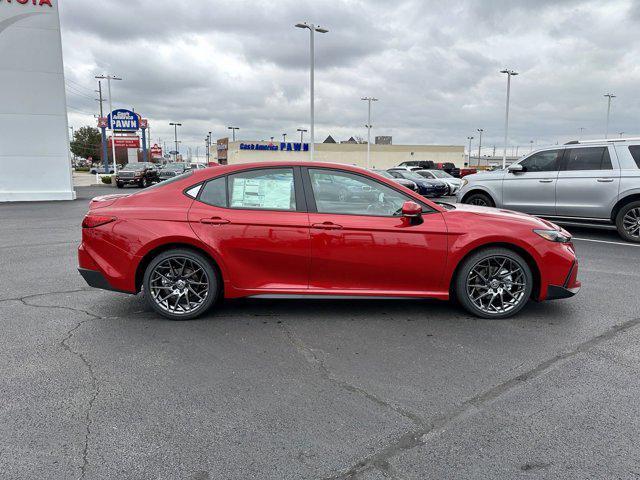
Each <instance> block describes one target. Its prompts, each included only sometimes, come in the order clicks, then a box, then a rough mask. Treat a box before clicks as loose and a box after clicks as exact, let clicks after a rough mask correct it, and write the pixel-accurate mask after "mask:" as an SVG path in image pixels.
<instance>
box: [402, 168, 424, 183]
mask: <svg viewBox="0 0 640 480" xmlns="http://www.w3.org/2000/svg"><path fill="white" fill-rule="evenodd" d="M400 173H401V174H402V176H403V177H404V178H407V179H409V180H413V181H415V180H418V181H424V177H421V176H420V175H418V174H417V173H413V172H410V171H408V170H407V171H406V172H400Z"/></svg>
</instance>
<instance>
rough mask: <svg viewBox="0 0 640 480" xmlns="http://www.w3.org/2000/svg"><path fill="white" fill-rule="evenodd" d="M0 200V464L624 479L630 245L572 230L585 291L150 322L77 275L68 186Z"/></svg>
mask: <svg viewBox="0 0 640 480" xmlns="http://www.w3.org/2000/svg"><path fill="white" fill-rule="evenodd" d="M105 192H111V189H110V188H109V187H82V188H78V197H79V198H78V200H76V201H74V202H51V203H48V202H45V203H33V204H29V203H19V204H2V205H0V270H1V271H2V272H3V274H2V275H0V321H1V325H2V334H1V335H0V366H1V367H2V372H3V375H2V376H1V377H0V398H1V399H2V401H1V402H0V429H1V431H2V435H0V472H2V475H1V476H2V478H7V479H25V478H47V479H72V478H86V479H111V478H119V479H193V480H205V479H249V478H257V479H315V478H319V479H328V478H345V479H346V478H353V479H362V480H365V479H366V480H371V479H383V478H393V479H431V478H433V479H454V478H455V479H484V478H486V479H493V478H549V479H552V478H553V479H556V478H568V479H585V478H594V479H603V478H624V479H626V478H638V477H639V476H640V443H639V442H638V438H639V436H640V382H639V381H638V372H639V371H640V349H639V348H638V346H639V343H640V296H639V295H638V290H639V287H640V247H639V246H635V245H632V244H627V243H625V242H622V241H621V240H620V239H619V237H618V236H617V235H616V234H615V232H608V231H597V230H574V231H573V233H574V235H575V236H576V238H577V239H576V241H575V244H576V248H577V252H578V257H579V260H580V265H581V269H580V278H581V280H582V282H583V289H582V291H581V292H580V294H579V295H578V296H577V297H575V298H573V299H569V300H563V301H556V302H547V303H540V304H535V303H532V304H530V305H529V306H528V307H527V308H526V309H525V310H524V311H523V312H521V313H520V314H519V315H518V316H517V317H516V318H513V319H509V320H500V321H488V320H480V319H477V318H474V317H471V316H469V315H468V314H466V313H465V312H464V311H463V310H461V309H460V308H458V307H455V306H452V305H450V304H448V303H445V302H436V301H423V300H389V301H379V300H360V301H353V300H348V301H335V300H325V301H319V300H307V301H302V300H299V301H284V300H281V301H276V300H237V301H228V302H225V303H224V304H222V305H221V306H220V307H219V308H218V309H217V310H215V311H212V312H211V313H210V314H209V315H207V316H206V317H205V318H203V319H200V320H196V321H190V322H171V321H167V320H164V319H162V318H159V317H158V316H156V315H155V314H154V313H152V312H151V311H150V310H149V309H147V308H146V306H145V305H144V302H143V299H142V298H141V297H140V296H127V295H123V294H117V293H113V292H105V291H99V290H93V289H90V288H88V287H87V286H86V284H85V283H84V282H83V280H82V278H81V277H80V276H79V275H78V273H77V271H76V266H77V264H76V247H77V244H78V242H79V240H80V235H81V231H80V222H81V219H82V216H83V215H84V213H85V212H86V210H87V203H88V200H89V199H90V198H91V197H92V196H94V195H98V194H102V193H105Z"/></svg>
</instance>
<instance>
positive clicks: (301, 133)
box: [298, 128, 307, 148]
mask: <svg viewBox="0 0 640 480" xmlns="http://www.w3.org/2000/svg"><path fill="white" fill-rule="evenodd" d="M298 131H299V132H300V148H302V143H303V142H304V134H305V133H306V132H307V129H306V128H299V129H298Z"/></svg>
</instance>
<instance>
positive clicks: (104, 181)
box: [101, 175, 111, 185]
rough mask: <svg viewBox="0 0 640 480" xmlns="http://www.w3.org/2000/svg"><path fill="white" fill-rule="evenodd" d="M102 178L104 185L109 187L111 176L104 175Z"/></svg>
mask: <svg viewBox="0 0 640 480" xmlns="http://www.w3.org/2000/svg"><path fill="white" fill-rule="evenodd" d="M101 178H102V183H106V184H107V185H111V175H104V176H103V177H101Z"/></svg>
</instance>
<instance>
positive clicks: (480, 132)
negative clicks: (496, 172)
mask: <svg viewBox="0 0 640 480" xmlns="http://www.w3.org/2000/svg"><path fill="white" fill-rule="evenodd" d="M483 132H484V128H478V133H479V134H480V140H479V141H478V166H480V158H481V156H482V133H483ZM469 166H471V162H469Z"/></svg>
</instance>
